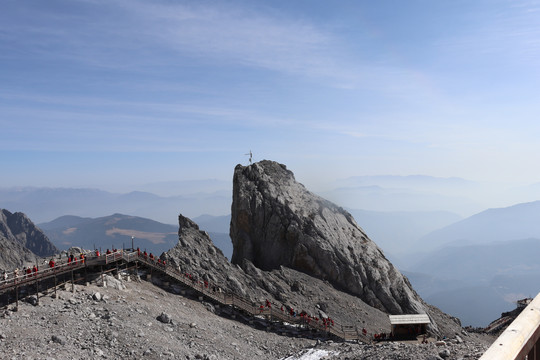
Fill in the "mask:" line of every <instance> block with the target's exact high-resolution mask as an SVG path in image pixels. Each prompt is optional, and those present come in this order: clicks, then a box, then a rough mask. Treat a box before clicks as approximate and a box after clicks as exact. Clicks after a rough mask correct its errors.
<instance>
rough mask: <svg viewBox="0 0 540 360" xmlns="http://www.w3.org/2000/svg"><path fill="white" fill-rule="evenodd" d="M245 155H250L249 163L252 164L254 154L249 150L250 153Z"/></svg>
mask: <svg viewBox="0 0 540 360" xmlns="http://www.w3.org/2000/svg"><path fill="white" fill-rule="evenodd" d="M244 155H249V163H250V164H251V160H252V159H253V154H252V153H251V150H249V152H248V153H247V154H244Z"/></svg>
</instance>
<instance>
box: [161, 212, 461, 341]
mask: <svg viewBox="0 0 540 360" xmlns="http://www.w3.org/2000/svg"><path fill="white" fill-rule="evenodd" d="M179 225H180V227H179V232H178V234H179V241H178V244H177V245H176V246H175V247H174V248H173V249H171V250H169V251H168V252H166V253H163V254H162V255H161V258H162V259H164V260H166V261H167V262H168V263H169V264H173V265H175V266H180V268H181V270H182V272H187V273H189V274H192V275H193V276H194V277H196V278H198V279H200V280H206V281H208V282H210V283H213V284H218V285H219V286H220V287H221V288H222V289H224V290H225V291H230V292H233V293H235V294H238V295H242V296H244V297H246V298H248V299H250V300H251V301H253V302H254V303H255V304H264V303H265V301H266V300H267V299H268V300H270V301H272V302H273V303H274V304H275V305H277V306H280V305H284V306H285V307H292V308H293V309H297V310H299V311H301V310H304V311H306V312H307V313H309V314H312V315H315V316H318V314H319V312H321V311H322V312H324V313H325V314H326V315H328V316H330V317H332V318H333V319H335V320H336V321H338V322H339V323H341V324H344V325H356V326H358V327H365V328H366V329H367V330H368V332H369V333H376V332H381V331H389V330H390V323H389V320H388V314H386V313H384V312H382V311H381V310H379V309H376V308H374V307H372V306H370V305H368V304H366V303H365V302H364V301H362V299H360V298H359V297H357V296H354V295H351V294H347V293H344V292H342V291H339V290H338V289H336V288H335V287H334V286H332V284H330V283H329V282H328V281H324V280H321V279H317V278H314V277H311V276H309V275H307V274H305V273H303V272H300V271H298V270H294V269H290V268H287V267H284V266H281V267H279V269H275V270H272V271H263V270H260V269H258V268H257V267H255V266H254V265H253V264H252V263H251V262H250V261H249V260H244V261H243V266H242V267H240V266H237V265H234V264H231V263H230V262H229V261H228V260H227V258H226V257H225V256H223V254H222V253H221V251H220V250H219V249H217V248H216V247H215V246H214V244H213V243H212V240H211V239H210V237H209V236H208V234H207V233H206V232H204V231H201V230H200V229H199V227H198V226H197V224H195V223H194V222H193V221H191V220H190V219H188V218H186V217H184V216H182V215H180V216H179ZM427 311H428V313H429V314H430V316H431V318H432V320H433V322H434V323H436V324H437V326H438V331H439V335H440V336H446V337H453V336H455V334H459V333H460V332H461V326H460V323H459V320H457V319H455V318H453V317H451V316H449V315H446V314H444V313H442V312H441V311H440V310H438V309H437V308H434V307H431V306H427Z"/></svg>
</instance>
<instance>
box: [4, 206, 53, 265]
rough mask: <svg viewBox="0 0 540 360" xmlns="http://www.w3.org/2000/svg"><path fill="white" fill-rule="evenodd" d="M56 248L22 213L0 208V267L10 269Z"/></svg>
mask: <svg viewBox="0 0 540 360" xmlns="http://www.w3.org/2000/svg"><path fill="white" fill-rule="evenodd" d="M57 251H58V250H57V249H56V247H55V246H54V245H53V244H52V243H51V242H50V241H49V240H48V239H47V237H46V236H45V234H43V232H42V231H41V230H40V229H39V228H37V227H36V226H35V225H34V223H32V221H31V220H30V219H28V217H27V216H26V215H24V214H23V213H14V214H12V213H11V212H9V211H7V210H3V209H0V269H5V270H12V269H15V268H17V267H21V266H22V265H23V264H25V263H33V264H35V263H36V262H38V258H39V257H44V256H49V255H53V254H55V253H56V252H57Z"/></svg>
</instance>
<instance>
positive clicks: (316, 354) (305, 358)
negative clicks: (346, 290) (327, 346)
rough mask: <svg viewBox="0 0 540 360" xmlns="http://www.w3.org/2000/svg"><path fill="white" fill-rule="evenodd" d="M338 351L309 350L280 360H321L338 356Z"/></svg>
mask: <svg viewBox="0 0 540 360" xmlns="http://www.w3.org/2000/svg"><path fill="white" fill-rule="evenodd" d="M338 354H339V352H337V351H328V350H317V349H309V350H307V351H305V350H304V351H302V352H300V353H299V354H296V355H291V356H289V357H286V358H282V359H280V360H320V359H322V358H324V357H326V356H329V355H338Z"/></svg>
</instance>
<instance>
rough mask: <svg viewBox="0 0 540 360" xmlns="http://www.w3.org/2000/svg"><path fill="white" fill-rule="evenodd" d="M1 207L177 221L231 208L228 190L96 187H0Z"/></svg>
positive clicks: (37, 215)
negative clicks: (154, 191) (162, 192)
mask: <svg viewBox="0 0 540 360" xmlns="http://www.w3.org/2000/svg"><path fill="white" fill-rule="evenodd" d="M0 207H3V208H6V209H14V211H20V212H23V213H25V214H27V215H28V216H29V217H30V218H31V219H34V221H36V222H46V221H52V220H53V219H56V218H58V217H60V216H64V215H67V214H70V215H75V216H80V217H98V216H103V214H113V213H123V214H130V215H133V216H141V217H145V218H150V219H154V220H156V221H160V222H163V223H165V224H176V223H177V221H178V214H180V213H182V214H184V215H186V216H190V217H196V216H199V215H201V214H212V215H224V214H227V213H229V212H230V208H231V194H230V191H227V190H221V191H216V192H212V193H196V194H190V195H188V194H186V195H177V196H168V197H162V196H158V195H155V194H152V193H148V192H140V191H135V192H130V193H127V194H115V193H110V192H107V191H102V190H96V189H65V188H10V189H0Z"/></svg>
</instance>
